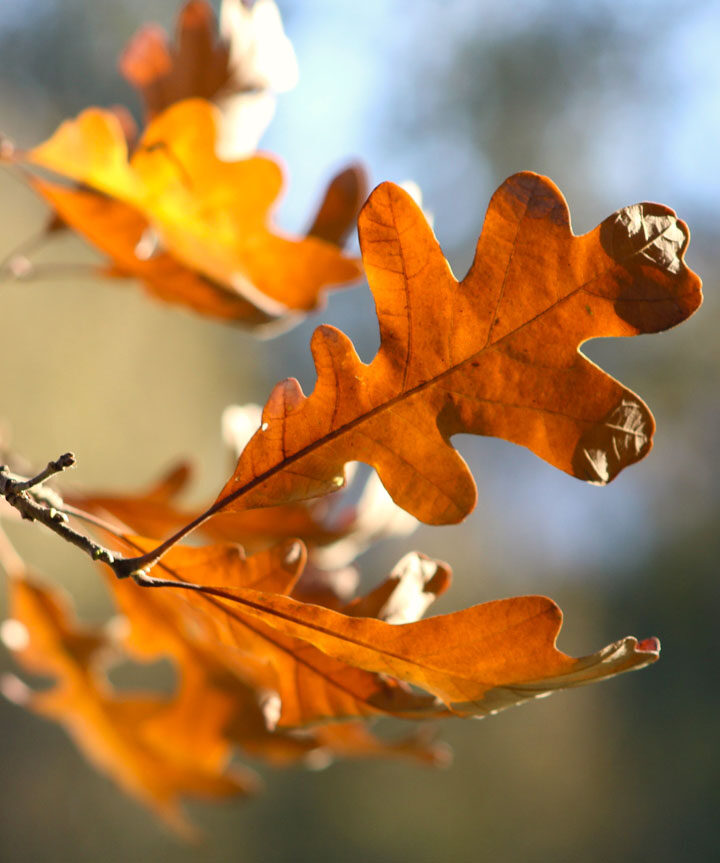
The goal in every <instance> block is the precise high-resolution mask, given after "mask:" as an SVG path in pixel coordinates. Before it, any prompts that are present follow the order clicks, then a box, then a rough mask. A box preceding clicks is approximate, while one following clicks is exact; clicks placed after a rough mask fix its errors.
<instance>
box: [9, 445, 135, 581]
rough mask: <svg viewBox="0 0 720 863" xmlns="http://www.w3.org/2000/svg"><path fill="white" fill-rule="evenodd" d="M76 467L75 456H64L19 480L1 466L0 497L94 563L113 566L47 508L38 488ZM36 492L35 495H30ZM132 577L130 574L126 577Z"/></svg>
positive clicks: (109, 555)
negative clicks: (98, 561)
mask: <svg viewBox="0 0 720 863" xmlns="http://www.w3.org/2000/svg"><path fill="white" fill-rule="evenodd" d="M74 464H75V456H74V455H73V454H72V453H65V454H64V455H61V456H60V458H58V459H56V460H55V461H51V462H49V463H48V465H47V467H46V468H45V469H44V470H42V471H40V473H39V474H37V476H34V477H32V478H31V479H24V478H23V477H18V476H16V475H15V474H12V473H10V471H9V470H8V469H7V468H6V467H5V466H4V465H3V466H0V495H2V496H3V497H4V498H5V500H6V501H7V502H8V503H9V504H10V506H12V507H13V508H14V509H16V510H17V511H18V512H19V513H20V515H21V516H22V517H23V518H24V519H27V520H28V521H39V522H40V523H41V524H44V525H45V527H47V528H49V529H50V530H52V531H53V533H56V534H57V535H58V536H60V537H62V538H63V539H64V540H65V541H66V542H69V543H71V544H72V545H74V546H77V547H78V548H80V549H81V550H82V551H84V552H85V554H87V555H88V556H89V557H91V558H92V559H93V560H101V561H103V562H104V563H107V564H110V565H112V564H113V563H114V562H115V555H114V554H113V553H112V552H111V551H109V550H108V549H107V548H104V547H103V546H102V545H98V543H96V542H93V541H92V540H91V539H89V538H88V537H87V536H85V535H84V534H82V533H78V531H76V530H74V529H73V528H72V527H70V525H69V524H68V517H67V515H65V513H64V512H62V511H61V510H60V509H58V508H57V507H55V506H51V505H48V502H47V498H45V499H43V498H44V496H45V495H46V492H45V490H44V489H38V488H37V487H38V486H39V485H40V484H41V483H42V482H44V481H45V480H46V479H48V478H49V477H51V476H54V475H55V474H58V473H60V472H61V471H63V470H65V469H66V468H68V467H72V465H74ZM33 490H35V491H33ZM128 574H129V575H131V574H132V573H128Z"/></svg>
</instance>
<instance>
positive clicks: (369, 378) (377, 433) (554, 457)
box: [159, 173, 701, 553]
mask: <svg viewBox="0 0 720 863" xmlns="http://www.w3.org/2000/svg"><path fill="white" fill-rule="evenodd" d="M359 233H360V245H361V249H362V253H363V260H364V264H365V269H366V272H367V276H368V280H369V283H370V287H371V289H372V291H373V294H374V297H375V304H376V308H377V313H378V318H379V323H380V336H381V345H380V349H379V351H378V353H377V355H376V356H375V358H374V359H373V361H372V362H371V363H370V364H365V363H363V362H362V361H361V360H360V359H359V357H358V356H357V354H356V352H355V350H354V347H353V345H352V343H351V342H350V340H349V339H348V337H347V336H346V335H344V334H343V333H342V332H340V331H339V330H337V329H335V328H334V327H331V326H321V327H319V328H318V329H317V330H316V331H315V334H314V336H313V339H312V344H311V347H312V352H313V357H314V360H315V366H316V370H317V382H316V385H315V388H314V390H313V392H312V393H311V394H310V395H309V396H305V395H304V394H303V392H302V390H301V389H300V386H299V384H298V383H297V381H296V380H294V379H289V380H286V381H283V382H281V383H280V384H278V385H277V386H276V387H275V389H274V390H273V392H272V393H271V395H270V398H269V400H268V402H267V404H266V405H265V408H264V411H263V416H262V426H261V428H260V430H258V432H257V433H256V434H255V436H254V437H253V438H252V439H251V440H250V442H249V443H248V445H247V447H246V448H245V450H244V451H243V453H242V454H241V456H240V459H239V461H238V464H237V467H236V469H235V473H234V475H233V476H232V477H231V479H230V480H229V482H228V483H227V484H226V485H225V487H224V488H223V490H222V492H221V493H220V495H219V497H218V499H217V500H216V502H215V504H214V505H213V507H212V508H211V509H210V510H209V511H208V512H207V514H206V517H209V516H211V515H213V514H214V513H216V512H219V511H222V510H225V511H234V510H241V509H248V508H253V507H260V506H270V505H273V504H280V503H287V502H288V501H291V500H297V499H301V498H308V497H312V496H315V495H322V494H325V493H327V492H329V491H331V490H333V489H336V488H338V487H340V486H342V484H343V482H344V478H343V466H344V464H345V463H346V462H348V461H352V460H359V461H363V462H366V463H368V464H370V465H372V466H373V467H374V468H375V469H376V470H377V472H378V474H379V475H380V478H381V480H382V482H383V484H384V485H385V487H386V488H387V490H388V491H389V492H390V494H391V496H392V497H393V499H394V500H395V502H396V503H397V504H399V505H400V506H401V507H403V508H404V509H406V510H407V511H408V512H410V513H412V514H413V515H415V516H416V517H417V518H419V519H421V520H422V521H425V522H428V523H431V524H446V523H452V522H457V521H459V520H461V519H462V518H464V517H465V516H466V515H467V514H468V513H469V512H470V511H471V510H472V509H473V507H474V505H475V500H476V488H475V484H474V482H473V479H472V476H471V474H470V471H469V470H468V467H467V465H466V464H465V462H464V461H463V460H462V458H461V457H460V455H459V454H458V453H457V451H456V450H455V449H454V448H453V447H452V446H451V444H450V443H449V440H450V438H451V437H452V436H453V435H455V434H458V433H461V432H465V433H467V432H470V433H473V434H483V435H493V436H497V437H502V438H505V439H506V440H509V441H512V442H514V443H517V444H521V445H523V446H526V447H528V448H529V449H530V450H532V451H533V452H535V453H536V454H537V455H538V456H540V457H541V458H543V459H545V460H546V461H547V462H549V463H550V464H552V465H554V466H555V467H557V468H560V469H561V470H563V471H565V472H567V473H569V474H570V475H572V476H575V477H577V478H579V479H582V480H587V481H590V482H595V483H600V484H602V483H606V482H609V481H610V480H612V479H613V478H614V477H615V476H616V475H617V474H618V473H619V472H620V471H621V470H622V469H623V468H624V467H626V466H627V465H630V464H632V463H633V462H635V461H638V460H639V459H641V458H642V457H643V456H645V455H646V454H647V453H648V451H649V450H650V447H651V444H652V433H653V429H654V421H653V418H652V415H651V414H650V411H649V409H648V408H647V406H646V405H645V404H644V403H643V402H642V401H641V400H640V399H639V397H638V396H636V395H635V394H634V393H632V392H631V391H630V390H628V389H626V388H625V387H623V386H622V385H621V384H620V383H618V382H617V381H616V380H614V379H613V378H611V377H610V376H609V375H607V374H606V373H604V372H603V371H601V370H600V369H599V368H598V367H597V366H596V365H595V364H594V363H592V362H590V361H589V360H588V359H587V358H586V357H585V356H583V355H582V354H581V353H580V352H579V350H578V346H579V345H581V344H582V343H583V342H584V341H587V340H588V339H591V338H597V337H600V336H630V335H636V334H638V333H650V332H658V331H660V330H664V329H667V328H668V327H671V326H674V325H675V324H677V323H679V322H680V321H682V320H684V319H685V318H687V317H688V316H689V315H690V314H692V312H693V311H695V309H697V307H698V306H699V305H700V302H701V293H700V280H699V279H698V277H697V276H696V275H695V274H694V273H692V272H691V271H690V270H688V269H687V267H686V266H685V263H684V261H683V256H684V253H685V249H686V247H687V243H688V230H687V226H686V225H685V224H684V223H683V222H682V221H680V220H679V219H677V217H676V216H675V214H674V213H673V211H672V210H669V209H668V208H666V207H663V206H661V205H659V204H636V205H634V206H630V207H625V208H624V209H622V210H620V211H618V212H617V213H615V214H614V215H612V216H610V217H609V218H607V219H606V220H605V221H604V222H603V223H602V224H601V225H599V226H598V227H597V228H595V229H594V230H592V231H590V232H589V233H587V234H585V235H582V236H575V235H574V234H573V233H572V231H571V228H570V217H569V213H568V209H567V205H566V203H565V200H564V199H563V197H562V195H561V193H560V192H559V190H558V189H557V188H556V187H555V186H554V185H553V183H552V182H551V181H550V180H548V179H546V178H544V177H540V176H538V175H536V174H531V173H522V174H516V175H514V176H513V177H511V178H510V179H508V180H507V181H506V182H505V183H504V184H503V185H502V186H501V187H500V189H499V190H498V191H497V192H496V193H495V195H494V196H493V198H492V201H491V203H490V206H489V209H488V212H487V216H486V218H485V225H484V228H483V232H482V235H481V237H480V239H479V241H478V247H477V253H476V256H475V260H474V263H473V265H472V267H471V269H470V271H469V273H468V275H467V276H466V277H465V279H464V280H463V281H462V282H460V283H458V282H457V281H456V280H455V278H454V277H453V275H452V273H451V271H450V268H449V266H448V264H447V261H446V260H445V258H444V257H443V255H442V252H441V250H440V247H439V245H438V243H437V240H436V239H435V237H434V235H433V233H432V231H431V230H430V228H429V227H428V225H427V223H426V221H425V219H424V217H423V215H422V213H421V211H420V210H419V208H418V207H417V206H416V204H415V203H414V202H413V201H412V199H411V198H410V197H409V195H407V194H406V193H405V192H404V191H402V190H401V189H400V188H399V187H397V186H395V185H393V184H391V183H384V184H382V185H381V186H379V187H378V188H377V189H376V190H375V191H374V192H373V193H372V195H371V196H370V198H369V200H368V202H367V204H366V205H365V207H364V209H363V211H362V213H361V215H360V219H359ZM198 521H199V520H198ZM192 528H193V525H190V526H189V528H188V529H192ZM176 539H177V537H175V538H173V539H171V540H169V541H168V545H169V544H171V543H172V542H173V541H175V540H176ZM160 552H161V550H159V553H160Z"/></svg>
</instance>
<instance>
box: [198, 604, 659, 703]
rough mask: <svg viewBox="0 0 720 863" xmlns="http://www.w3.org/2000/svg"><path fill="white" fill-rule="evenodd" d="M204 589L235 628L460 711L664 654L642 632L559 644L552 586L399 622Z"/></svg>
mask: <svg viewBox="0 0 720 863" xmlns="http://www.w3.org/2000/svg"><path fill="white" fill-rule="evenodd" d="M204 590H205V591H206V592H207V593H209V594H210V595H211V596H212V597H214V598H216V599H218V601H219V603H220V606H221V614H227V615H228V617H229V620H228V624H229V629H228V631H229V632H230V634H231V635H232V636H233V637H235V634H236V632H237V629H236V626H237V622H238V621H242V619H243V618H252V619H253V620H255V621H257V622H258V623H262V624H264V625H266V626H267V627H269V628H271V629H275V630H277V632H278V633H281V634H283V635H285V636H287V637H290V638H293V639H299V640H302V641H305V642H307V643H308V645H312V646H313V647H315V648H317V649H318V650H320V651H322V652H323V653H325V654H327V656H328V657H332V658H333V659H334V660H337V661H340V662H345V663H348V665H352V666H355V667H357V668H361V669H365V670H366V671H370V672H375V673H376V674H383V675H389V676H390V677H391V678H394V679H397V680H401V681H405V682H406V683H410V684H412V685H413V686H417V687H419V688H421V689H424V690H426V691H427V692H429V693H431V694H432V695H434V696H435V697H436V698H438V699H439V700H440V701H442V702H443V703H444V704H445V705H446V707H447V708H448V709H449V710H450V711H452V712H453V713H454V714H456V715H458V716H479V717H481V716H487V715H489V714H494V713H497V712H498V711H500V710H504V709H505V708H507V707H511V706H513V705H517V704H521V703H522V702H524V701H527V700H529V699H532V698H540V697H543V696H545V695H549V694H550V693H552V692H554V691H557V690H559V689H566V688H570V687H574V686H581V685H583V684H587V683H593V682H596V681H599V680H603V679H605V678H607V677H612V676H614V675H616V674H621V673H622V672H625V671H631V670H633V669H637V668H642V667H644V666H646V665H649V664H651V663H653V662H655V661H656V660H657V659H658V658H659V654H660V643H659V642H658V640H657V639H655V638H649V639H645V640H644V641H642V642H638V641H637V639H635V638H633V637H632V636H628V637H627V638H623V639H620V640H619V641H617V642H615V643H613V644H609V645H607V646H606V647H604V648H602V649H601V650H598V651H597V652H595V653H593V654H590V655H588V656H584V657H581V658H579V659H574V658H573V657H570V656H568V655H567V654H565V653H562V652H561V651H559V650H558V649H557V648H556V646H555V642H556V640H557V636H558V633H559V631H560V627H561V625H562V612H561V611H560V609H559V608H558V606H557V605H556V604H555V603H554V602H553V601H552V600H551V599H548V598H547V597H545V596H519V597H515V598H511V599H502V600H495V601H493V602H486V603H484V604H482V605H475V606H472V607H470V608H467V609H464V610H462V611H456V612H452V613H450V614H444V615H439V616H437V617H431V618H428V619H426V620H419V621H416V622H413V623H403V624H391V623H385V622H384V621H381V620H375V619H372V618H364V617H352V616H348V615H344V614H339V613H338V612H335V611H332V610H330V609H327V608H322V607H320V606H315V605H308V604H306V603H302V602H298V601H296V600H294V599H291V598H289V597H286V596H281V595H278V594H269V593H263V592H261V591H256V590H247V589H243V588H236V589H233V590H232V591H228V590H226V589H225V590H222V589H214V588H204ZM216 607H217V606H216ZM204 610H207V606H206V607H205V608H204ZM228 643H231V642H230V641H228Z"/></svg>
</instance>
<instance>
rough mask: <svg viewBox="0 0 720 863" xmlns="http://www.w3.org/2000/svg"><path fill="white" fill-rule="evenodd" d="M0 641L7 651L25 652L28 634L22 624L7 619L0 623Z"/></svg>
mask: <svg viewBox="0 0 720 863" xmlns="http://www.w3.org/2000/svg"><path fill="white" fill-rule="evenodd" d="M0 641H2V643H3V644H4V645H5V647H7V649H8V650H25V648H26V647H27V646H28V645H29V644H30V633H29V632H28V629H27V626H25V624H24V623H21V622H20V621H19V620H13V619H12V618H8V619H7V620H3V622H2V623H0Z"/></svg>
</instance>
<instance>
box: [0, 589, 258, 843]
mask: <svg viewBox="0 0 720 863" xmlns="http://www.w3.org/2000/svg"><path fill="white" fill-rule="evenodd" d="M10 594H11V595H10V613H11V618H10V620H8V621H6V622H5V624H4V625H3V635H4V636H5V637H4V641H5V643H6V645H7V646H8V647H10V648H11V649H12V652H13V655H14V656H15V658H16V659H17V660H18V662H19V663H20V664H21V665H22V666H23V667H24V668H25V669H27V670H28V671H30V672H32V673H34V674H42V675H45V676H48V675H49V676H52V677H54V678H55V679H56V683H55V685H54V686H53V687H52V688H50V689H46V690H42V691H39V692H32V691H30V690H28V689H27V687H25V686H24V685H23V684H22V683H21V682H20V681H18V680H17V678H15V677H13V676H6V677H5V678H4V680H3V686H2V690H3V692H4V694H5V695H6V696H7V697H9V698H11V699H12V700H14V701H16V702H18V703H20V704H23V705H25V706H27V707H29V708H30V709H32V710H34V711H35V712H37V713H39V714H41V715H43V716H45V717H47V718H49V719H53V720H55V721H57V722H59V723H61V724H62V725H63V726H64V727H65V729H66V731H67V732H68V734H69V735H70V736H71V737H72V738H73V740H74V741H75V743H76V745H77V746H78V748H79V749H80V750H81V752H83V754H84V755H85V756H86V757H87V758H88V760H89V761H91V762H92V763H93V764H94V765H95V766H96V767H98V768H99V769H100V770H102V771H103V772H105V773H107V774H108V775H110V776H111V777H112V778H113V779H114V780H115V781H116V782H117V783H118V784H119V785H120V786H121V787H122V788H124V789H125V791H127V792H128V793H129V794H131V795H133V796H134V797H136V798H137V799H139V800H140V801H142V802H143V803H145V804H146V805H147V806H149V807H150V808H151V809H152V810H153V811H154V812H155V813H156V814H157V815H159V816H160V817H161V818H162V819H163V820H164V821H166V822H167V823H168V824H169V825H170V826H171V827H173V828H174V829H176V830H178V831H179V832H181V833H182V834H184V835H191V834H192V830H191V828H190V825H189V823H188V822H187V821H186V819H185V817H184V815H183V813H182V811H181V810H180V808H179V805H178V802H179V798H180V796H184V795H191V796H198V797H206V798H222V797H228V796H231V795H237V794H250V793H254V792H255V791H256V790H257V789H258V780H257V778H256V776H255V774H254V773H253V772H252V771H249V770H247V769H245V768H242V769H241V768H233V769H232V771H228V770H226V768H227V766H228V761H229V757H230V746H229V744H228V743H227V741H226V740H224V739H223V738H221V737H220V736H219V735H218V734H217V733H216V732H217V729H215V728H211V727H209V726H206V725H201V726H199V723H198V721H197V718H198V705H199V704H202V701H198V699H197V698H194V699H193V700H188V698H187V697H185V695H184V694H181V695H180V697H178V698H166V697H163V696H158V695H153V694H150V693H135V692H133V693H115V692H113V690H112V688H111V686H110V684H109V681H108V680H107V678H106V677H105V675H104V673H103V670H102V653H103V651H105V650H107V648H108V642H107V639H106V637H105V635H104V633H102V632H100V631H95V630H91V629H89V628H87V627H82V626H79V625H78V624H77V623H76V621H75V620H74V619H73V615H72V614H71V611H70V608H69V605H68V603H67V602H66V601H64V599H63V597H62V596H61V595H60V594H59V593H58V592H57V591H54V590H51V589H50V588H47V587H43V586H42V585H40V584H39V583H37V582H35V581H34V580H32V579H29V578H27V577H25V576H23V577H20V576H18V575H17V574H13V575H12V576H11V577H10ZM211 695H212V693H209V695H208V697H209V696H211Z"/></svg>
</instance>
